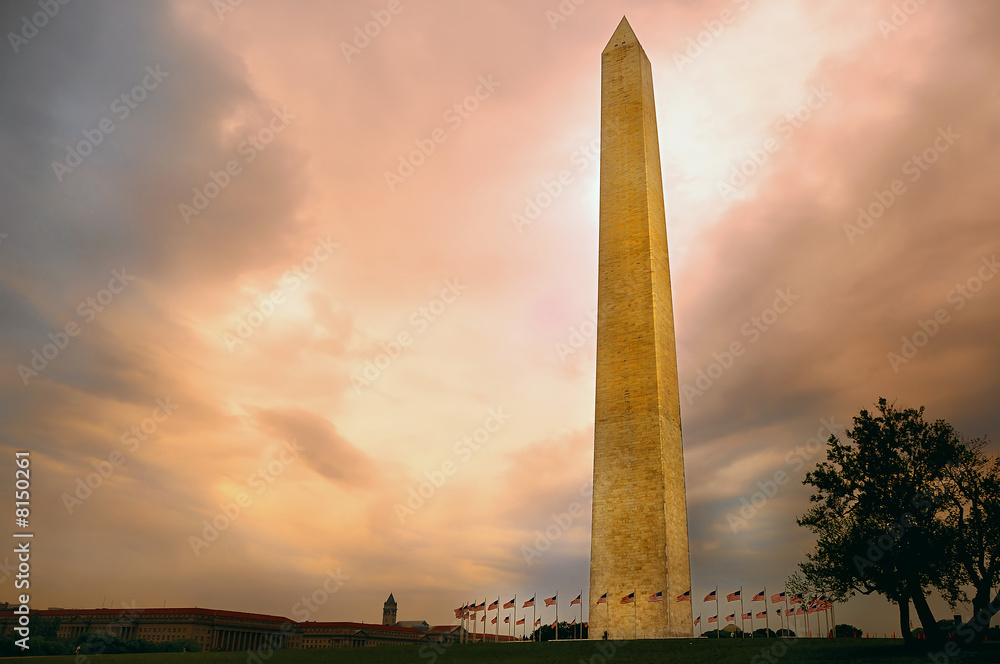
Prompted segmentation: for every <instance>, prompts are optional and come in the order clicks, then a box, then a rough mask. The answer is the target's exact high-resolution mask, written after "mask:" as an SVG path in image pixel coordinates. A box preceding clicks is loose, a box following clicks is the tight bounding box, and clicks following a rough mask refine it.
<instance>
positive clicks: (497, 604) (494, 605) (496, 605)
mask: <svg viewBox="0 0 1000 664" xmlns="http://www.w3.org/2000/svg"><path fill="white" fill-rule="evenodd" d="M499 608H500V600H496V601H495V602H490V606H489V608H487V609H486V610H487V611H492V610H493V609H499Z"/></svg>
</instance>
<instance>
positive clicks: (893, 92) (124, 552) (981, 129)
mask: <svg viewBox="0 0 1000 664" xmlns="http://www.w3.org/2000/svg"><path fill="white" fill-rule="evenodd" d="M43 4H45V3H39V2H37V1H34V2H8V3H3V7H2V9H0V28H2V32H3V34H4V35H6V36H5V39H4V41H5V42H6V43H4V44H3V45H2V46H0V51H2V55H0V80H2V86H0V153H2V155H3V158H2V159H0V170H2V177H0V200H2V201H3V203H4V205H3V207H4V213H3V216H2V221H0V422H2V424H3V436H2V439H0V441H2V446H3V448H4V449H3V452H2V455H3V456H2V460H0V465H2V467H3V471H2V472H3V473H4V474H5V476H7V477H8V478H12V477H13V472H14V453H15V451H19V450H20V451H25V450H27V451H30V463H31V478H30V482H31V499H30V502H31V505H30V525H29V527H30V529H31V530H32V531H33V532H34V533H35V539H34V540H33V543H32V546H33V547H34V548H33V557H32V571H31V574H32V576H31V602H32V605H33V607H35V608H46V607H79V608H89V607H100V606H102V605H103V606H115V607H118V606H124V605H135V606H140V607H142V606H148V607H156V606H162V605H164V604H165V605H166V606H202V607H210V608H218V609H229V610H242V611H253V612H262V613H270V614H277V615H284V616H288V617H291V618H294V619H297V620H302V619H310V620H356V621H361V620H364V621H368V622H378V621H380V620H381V607H382V603H383V601H384V600H385V598H386V597H387V596H388V594H389V593H390V592H392V593H393V594H394V596H395V599H396V600H397V602H398V603H399V616H398V617H399V619H400V620H418V619H425V620H427V621H428V622H431V623H435V624H440V623H448V622H454V618H453V615H452V612H451V610H452V609H453V608H454V607H457V606H459V605H461V604H462V603H464V602H467V601H470V600H472V599H474V598H478V599H479V600H480V601H482V600H483V599H487V600H490V601H492V599H494V598H496V597H497V596H500V597H501V599H502V601H506V600H507V599H509V598H510V597H511V596H513V595H515V594H516V595H517V597H518V598H519V602H518V603H519V604H520V603H521V600H523V599H527V597H529V596H530V595H532V594H535V593H537V594H538V596H539V601H540V600H541V597H542V596H550V595H552V594H554V593H556V592H558V593H559V598H560V609H561V612H560V616H561V617H565V616H568V615H570V607H569V600H570V599H572V598H574V597H576V595H577V593H579V592H581V591H583V592H584V593H586V592H587V591H588V588H587V583H588V569H589V567H588V566H589V552H590V498H589V496H590V488H589V484H590V480H591V476H592V464H593V418H594V380H595V357H596V337H595V331H594V320H595V312H596V305H597V240H598V220H597V217H598V178H599V159H598V156H599V151H600V141H599V136H600V132H599V123H600V64H601V61H600V54H601V51H602V50H603V49H604V46H605V44H606V43H607V41H608V39H609V38H610V36H611V34H612V33H613V32H614V30H615V27H616V26H617V25H618V22H619V21H620V20H621V17H622V15H623V13H624V14H625V15H627V17H628V19H629V21H630V23H631V25H632V27H633V29H634V30H635V33H636V35H637V36H638V38H639V40H640V42H641V43H642V45H643V48H644V50H645V51H646V53H647V55H648V56H649V59H650V61H651V63H652V68H653V76H654V87H655V93H656V107H657V122H658V128H659V141H660V152H661V160H662V168H663V183H664V192H665V199H666V207H667V229H668V238H669V251H670V262H671V280H672V290H673V306H674V313H675V321H676V331H677V357H678V365H679V376H680V382H681V391H682V396H681V411H682V426H683V435H684V450H685V472H686V481H687V487H688V513H689V532H690V546H691V566H692V584H693V595H694V597H695V600H696V601H695V604H694V614H695V615H699V614H700V615H701V616H702V618H703V620H704V619H706V618H707V617H708V616H709V615H712V614H714V612H715V609H714V604H704V605H702V603H701V602H699V601H697V600H699V599H700V598H701V597H703V596H704V595H705V594H706V593H707V592H709V591H710V590H712V589H713V588H715V587H716V586H718V587H719V589H720V591H722V592H723V593H726V592H730V591H732V590H735V589H737V588H739V587H740V586H743V588H744V589H745V590H746V592H748V593H751V592H756V591H757V590H759V589H760V588H759V587H764V586H766V588H767V590H768V593H769V594H770V593H772V592H776V591H778V590H780V589H781V588H782V587H783V583H784V581H785V579H786V578H787V577H788V575H789V574H791V573H792V572H794V571H795V569H796V564H797V563H798V562H800V561H802V560H803V559H804V556H805V553H806V552H807V551H809V550H810V549H811V546H812V542H813V539H812V536H811V535H810V533H808V532H807V531H805V530H804V529H802V528H800V527H798V526H797V525H796V524H795V518H796V517H797V516H798V515H801V514H802V513H803V512H804V511H805V510H806V509H807V508H808V496H809V490H808V487H804V486H802V485H801V480H802V479H803V478H804V476H805V473H806V471H807V470H808V469H809V468H811V467H812V465H813V464H815V463H816V462H817V461H818V460H820V459H821V458H823V451H822V448H821V446H820V445H819V443H820V442H821V441H825V439H826V438H827V437H828V436H829V435H830V432H831V431H832V432H834V433H841V432H842V431H843V428H844V427H845V426H847V425H849V423H850V420H851V417H853V416H854V415H856V414H857V413H858V411H859V410H860V409H862V408H871V407H872V406H873V405H874V404H875V402H876V401H877V399H878V398H879V397H880V396H884V397H886V398H887V399H889V400H890V401H895V402H896V404H897V405H898V406H900V407H910V406H913V407H917V406H921V405H923V406H926V408H927V411H926V415H927V417H928V418H930V419H938V418H942V419H946V420H948V421H949V422H950V423H952V424H953V425H954V426H955V427H956V428H957V429H958V430H959V431H960V432H961V433H962V434H963V435H964V436H966V437H968V438H975V437H981V436H986V437H990V439H991V440H992V441H993V442H991V443H990V447H989V450H990V451H992V452H993V453H996V452H997V450H998V448H997V443H996V441H997V439H998V438H1000V435H998V434H1000V409H998V408H996V394H997V392H998V389H1000V372H997V370H996V369H997V366H998V364H1000V351H998V346H997V343H996V330H997V325H998V322H1000V279H996V278H995V277H996V275H997V271H998V270H1000V264H998V263H997V262H996V261H997V258H996V255H997V237H998V236H997V221H998V219H997V209H998V206H997V203H998V196H1000V194H998V189H997V187H996V174H997V173H998V172H1000V149H998V147H1000V42H998V41H997V40H996V34H997V31H998V29H1000V5H998V4H997V3H995V2H992V1H991V0H969V1H967V2H962V3H946V2H940V1H935V0H929V1H927V2H918V1H917V0H910V1H909V2H904V1H902V0H898V1H896V2H893V1H890V0H880V1H873V2H865V3H832V2H830V3H820V2H806V1H797V0H787V1H782V2H776V1H775V0H734V1H729V0H705V1H695V0H684V1H681V0H673V1H663V0H658V1H655V2H654V1H642V0H634V1H632V0H628V1H622V2H605V1H599V0H586V1H585V2H584V1H583V0H562V1H561V2H559V1H557V0H550V1H544V0H543V1H538V0H530V1H529V0H508V1H503V2H501V1H500V0H476V1H473V2H469V1H464V0H438V1H436V2H433V3H432V2H420V1H418V0H373V1H371V2H368V1H367V0H364V1H362V0H352V1H351V2H347V1H339V2H338V1H326V2H322V1H319V0H316V1H309V0H302V1H301V2H295V3H279V2H275V1H265V0H258V1H256V2H237V1H236V0H215V1H209V0H176V1H173V2H159V3H131V2H125V1H124V0H120V1H117V2H114V1H105V2H88V3H83V2H73V3H68V4H65V5H62V4H59V5H58V7H57V9H55V10H53V9H51V8H50V10H49V11H50V13H52V15H51V16H49V15H44V14H39V12H43V9H40V7H41V5H43ZM734 344H739V346H738V347H737V348H738V349H739V353H738V354H736V355H732V354H731V353H730V351H731V349H732V348H733V347H734ZM778 480H783V481H781V482H780V483H779V481H778ZM10 481H13V480H10ZM765 493H766V494H768V495H766V496H765V495H764V494H765ZM755 494H760V495H755ZM748 505H749V507H748ZM741 508H743V512H742V514H741V512H740V510H741ZM737 516H738V517H740V520H737V519H735V518H734V517H737ZM6 528H7V531H8V532H13V531H15V530H19V529H17V528H15V527H14V526H13V525H11V526H7V527H6ZM6 556H7V558H6V560H5V561H4V565H3V572H2V573H0V577H2V579H3V581H2V583H3V586H2V587H3V592H2V597H0V599H2V600H4V601H12V600H13V599H14V598H15V589H14V586H13V581H14V579H13V578H12V572H11V567H10V561H11V560H12V555H11V554H6ZM324 588H325V590H322V589H324ZM653 590H654V589H650V592H652V591H653ZM585 596H586V595H585ZM309 597H313V598H318V599H314V600H313V601H312V603H311V604H309V603H307V602H305V601H304V598H309ZM319 599H322V601H319ZM932 606H934V608H935V610H936V612H937V613H938V614H939V617H941V618H944V617H950V616H951V614H952V611H951V610H949V609H948V608H947V607H946V606H945V605H944V604H943V603H941V602H939V601H938V602H936V603H933V604H932ZM573 609H574V610H575V609H576V607H573ZM732 610H735V608H730V609H729V610H727V607H726V606H723V607H722V613H723V614H726V613H728V612H729V611H732ZM963 610H964V613H965V615H966V616H967V615H968V613H969V609H968V607H965V608H964V609H961V608H960V610H959V612H960V613H961V612H963ZM523 613H524V612H523V611H520V612H519V615H520V614H523ZM543 615H544V616H546V619H549V618H551V609H549V610H548V613H544V614H543ZM897 616H898V614H897V613H896V610H895V608H894V607H892V606H890V605H888V604H887V603H886V602H884V601H883V600H882V599H880V598H857V599H853V600H851V601H849V602H848V603H847V604H845V605H841V606H839V607H838V608H837V620H838V622H848V623H852V624H855V625H857V626H859V627H861V628H862V629H864V630H869V631H872V632H879V633H882V632H885V633H889V632H891V631H893V630H894V629H898V618H897ZM775 626H776V625H774V624H772V627H775Z"/></svg>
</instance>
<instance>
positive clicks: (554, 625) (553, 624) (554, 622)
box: [552, 620, 558, 629]
mask: <svg viewBox="0 0 1000 664" xmlns="http://www.w3.org/2000/svg"><path fill="white" fill-rule="evenodd" d="M557 627H558V625H557V624H556V621H554V620H553V621H552V629H556V628H557Z"/></svg>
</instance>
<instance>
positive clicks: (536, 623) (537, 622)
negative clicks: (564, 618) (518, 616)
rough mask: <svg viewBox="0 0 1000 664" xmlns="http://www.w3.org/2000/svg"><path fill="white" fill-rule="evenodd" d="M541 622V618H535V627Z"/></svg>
mask: <svg viewBox="0 0 1000 664" xmlns="http://www.w3.org/2000/svg"><path fill="white" fill-rule="evenodd" d="M541 624H542V619H541V618H536V619H535V627H538V626H539V625H541Z"/></svg>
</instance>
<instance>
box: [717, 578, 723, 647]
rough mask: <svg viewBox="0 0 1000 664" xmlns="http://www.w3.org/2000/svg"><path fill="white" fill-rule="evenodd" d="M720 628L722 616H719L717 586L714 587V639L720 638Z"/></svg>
mask: <svg viewBox="0 0 1000 664" xmlns="http://www.w3.org/2000/svg"><path fill="white" fill-rule="evenodd" d="M720 627H722V616H721V615H720V614H719V586H716V587H715V638H717V639H718V638H721V637H722V635H721V634H719V628H720Z"/></svg>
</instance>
